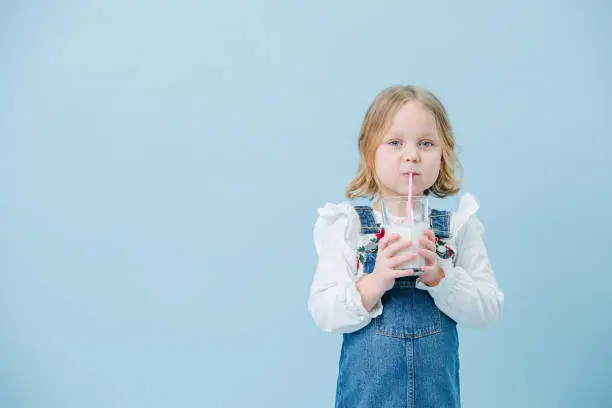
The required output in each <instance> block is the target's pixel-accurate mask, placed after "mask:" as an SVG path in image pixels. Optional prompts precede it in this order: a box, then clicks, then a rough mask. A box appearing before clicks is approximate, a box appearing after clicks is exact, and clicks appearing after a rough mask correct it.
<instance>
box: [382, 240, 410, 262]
mask: <svg viewBox="0 0 612 408" xmlns="http://www.w3.org/2000/svg"><path fill="white" fill-rule="evenodd" d="M411 246H412V241H399V242H394V243H392V244H390V245H389V246H388V247H387V248H386V249H385V256H386V257H387V258H391V257H392V256H394V255H395V254H397V253H398V252H399V251H401V250H402V249H406V248H410V247H411Z"/></svg>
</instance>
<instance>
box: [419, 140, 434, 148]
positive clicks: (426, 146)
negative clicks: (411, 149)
mask: <svg viewBox="0 0 612 408" xmlns="http://www.w3.org/2000/svg"><path fill="white" fill-rule="evenodd" d="M433 145H434V144H433V143H432V142H431V141H429V140H424V141H422V142H421V146H423V147H425V148H430V147H433Z"/></svg>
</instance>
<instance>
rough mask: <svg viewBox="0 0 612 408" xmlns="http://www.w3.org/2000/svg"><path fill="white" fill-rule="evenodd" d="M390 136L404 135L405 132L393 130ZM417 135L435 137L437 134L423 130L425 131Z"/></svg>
mask: <svg viewBox="0 0 612 408" xmlns="http://www.w3.org/2000/svg"><path fill="white" fill-rule="evenodd" d="M389 136H391V137H403V136H404V133H403V132H401V131H399V130H396V131H394V132H391V134H390V135H389ZM417 137H431V138H435V137H436V134H435V133H432V132H423V133H419V134H418V135H417Z"/></svg>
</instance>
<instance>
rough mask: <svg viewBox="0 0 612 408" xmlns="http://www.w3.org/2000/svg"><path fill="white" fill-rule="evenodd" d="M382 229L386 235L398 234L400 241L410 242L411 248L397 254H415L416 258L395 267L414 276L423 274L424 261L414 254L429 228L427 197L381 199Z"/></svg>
mask: <svg viewBox="0 0 612 408" xmlns="http://www.w3.org/2000/svg"><path fill="white" fill-rule="evenodd" d="M381 204H382V206H381V207H382V211H381V213H382V219H383V228H385V235H386V234H399V236H400V238H399V239H400V240H402V241H412V246H411V247H410V248H407V249H403V250H401V251H400V252H398V255H400V254H408V253H415V254H417V258H416V259H414V260H413V261H410V262H407V263H405V264H402V265H400V266H398V267H397V269H402V270H406V269H412V270H413V271H414V275H415V276H418V275H421V274H422V273H423V270H422V269H421V268H422V267H423V266H424V265H425V259H424V258H423V257H422V256H421V255H419V254H418V253H417V252H416V249H417V248H418V247H419V239H420V238H421V237H422V236H423V234H424V233H425V230H426V229H427V228H429V201H428V198H427V196H412V197H411V196H395V197H386V198H383V199H382V203H381Z"/></svg>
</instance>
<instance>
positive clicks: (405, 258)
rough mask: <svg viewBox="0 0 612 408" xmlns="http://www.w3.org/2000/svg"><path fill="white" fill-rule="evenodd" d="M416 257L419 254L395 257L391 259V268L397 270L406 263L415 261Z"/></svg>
mask: <svg viewBox="0 0 612 408" xmlns="http://www.w3.org/2000/svg"><path fill="white" fill-rule="evenodd" d="M416 257H417V254H415V253H410V254H405V255H401V256H394V257H393V258H391V261H390V264H389V266H390V267H391V268H396V267H398V266H400V265H402V264H405V263H406V262H410V261H412V260H415V259H416Z"/></svg>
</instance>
